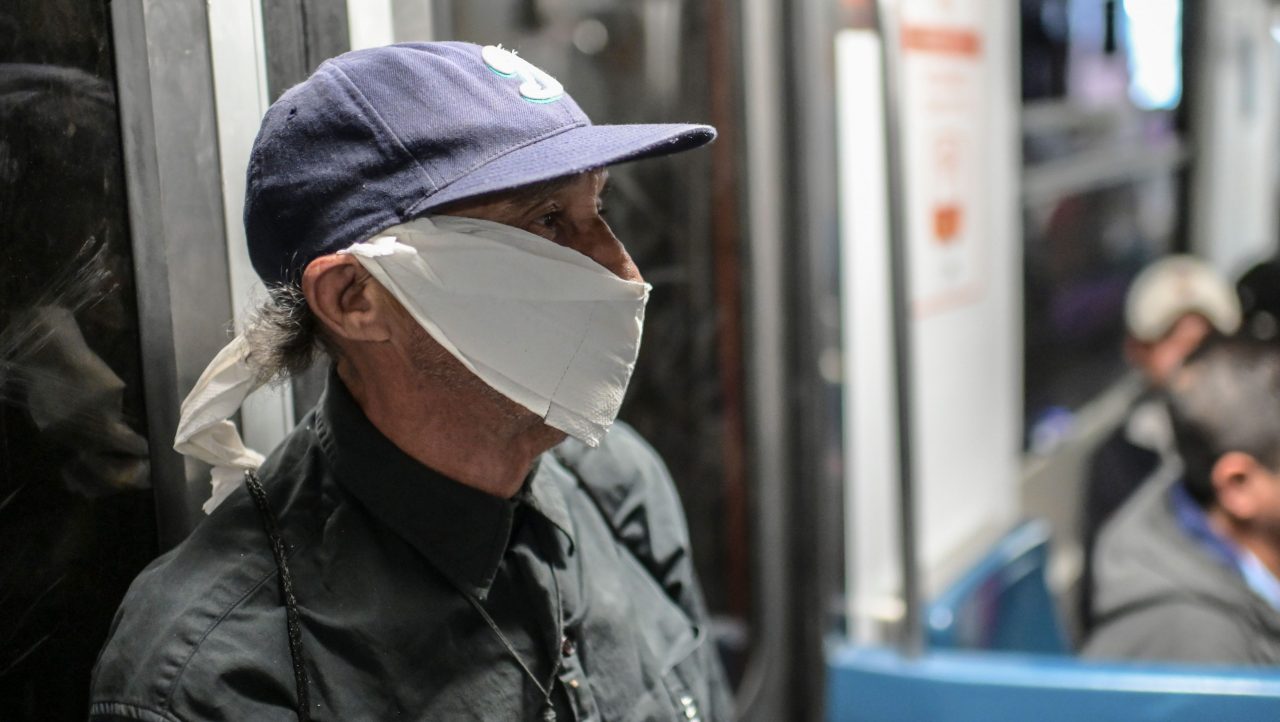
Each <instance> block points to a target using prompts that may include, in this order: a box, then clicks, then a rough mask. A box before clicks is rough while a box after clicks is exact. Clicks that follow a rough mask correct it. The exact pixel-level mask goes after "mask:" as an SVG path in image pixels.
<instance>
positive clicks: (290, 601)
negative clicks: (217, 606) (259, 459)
mask: <svg viewBox="0 0 1280 722" xmlns="http://www.w3.org/2000/svg"><path fill="white" fill-rule="evenodd" d="M244 485H245V486H246V487H247V488H248V489H249V496H251V497H253V503H254V505H255V506H257V507H258V515H259V516H260V517H261V518H262V528H263V529H264V530H266V532H267V538H268V539H270V540H271V554H272V556H274V557H275V558H276V571H277V572H279V574H280V597H281V600H282V601H283V602H284V616H285V623H286V626H287V627H288V630H289V656H290V657H292V658H293V684H294V687H296V688H297V690H298V709H297V710H296V712H297V713H298V722H311V700H310V696H309V695H308V693H307V667H306V664H305V661H304V657H303V656H302V623H301V621H300V619H299V617H298V600H297V599H296V598H295V597H294V596H293V577H292V576H291V575H290V574H289V565H288V564H287V563H286V560H285V553H284V539H282V538H281V537H280V529H279V527H278V526H277V525H276V516H275V514H273V513H271V506H270V505H268V504H267V492H266V491H265V490H264V489H263V488H262V483H261V482H259V481H258V475H257V474H255V473H253V472H252V471H245V472H244Z"/></svg>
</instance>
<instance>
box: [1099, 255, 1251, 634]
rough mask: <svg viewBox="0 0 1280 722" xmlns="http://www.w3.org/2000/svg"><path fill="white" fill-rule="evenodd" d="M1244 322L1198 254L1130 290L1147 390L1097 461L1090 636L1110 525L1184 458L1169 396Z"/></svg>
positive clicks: (1128, 314)
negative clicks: (1196, 361)
mask: <svg viewBox="0 0 1280 722" xmlns="http://www.w3.org/2000/svg"><path fill="white" fill-rule="evenodd" d="M1240 317H1241V313H1240V302H1239V299H1238V298H1237V296H1236V293H1235V290H1234V289H1233V288H1232V286H1231V284H1230V282H1228V281H1227V279H1226V278H1224V277H1223V276H1222V275H1221V274H1219V273H1218V272H1217V271H1215V270H1214V269H1213V267H1211V266H1210V265H1209V264H1207V263H1205V262H1204V261H1202V260H1200V259H1198V258H1195V257H1193V256H1188V255H1173V256H1167V257H1165V258H1162V259H1160V260H1158V261H1156V262H1155V263H1152V264H1151V265H1149V266H1147V267H1146V268H1144V269H1143V270H1142V272H1141V273H1139V274H1138V275H1137V277H1135V278H1134V280H1133V283H1132V285H1130V287H1129V292H1128V295H1127V296H1126V298H1125V315H1124V318H1125V327H1126V329H1127V331H1128V335H1127V337H1126V339H1125V349H1124V350H1125V357H1126V358H1127V359H1128V361H1129V363H1130V365H1132V366H1133V367H1134V368H1135V369H1137V370H1138V371H1139V372H1140V373H1141V374H1142V376H1143V379H1144V381H1145V383H1146V388H1145V389H1144V391H1143V392H1142V393H1141V394H1140V395H1139V396H1138V398H1137V399H1136V400H1135V401H1134V403H1133V404H1132V405H1131V406H1130V407H1129V411H1128V413H1127V414H1126V416H1125V418H1124V420H1123V421H1121V423H1120V424H1119V425H1118V426H1117V427H1116V429H1115V430H1114V431H1112V432H1111V434H1110V435H1109V436H1108V437H1107V439H1106V440H1105V441H1103V442H1102V444H1101V445H1100V446H1099V447H1098V448H1097V450H1095V451H1094V453H1093V455H1092V456H1091V458H1090V460H1089V466H1088V472H1087V473H1088V475H1087V477H1086V479H1085V491H1084V508H1083V513H1082V520H1083V529H1082V541H1083V544H1084V558H1085V568H1084V572H1083V575H1082V578H1081V596H1080V600H1081V621H1082V626H1083V628H1084V630H1085V631H1088V629H1089V628H1090V627H1091V626H1092V623H1093V620H1092V616H1093V614H1092V607H1091V599H1092V588H1093V567H1094V562H1093V559H1092V557H1093V551H1094V547H1095V545H1096V541H1097V538H1098V534H1099V532H1100V530H1101V529H1102V526H1103V525H1104V524H1105V523H1106V521H1107V520H1108V519H1109V518H1110V517H1111V516H1112V514H1113V513H1114V512H1115V511H1116V510H1117V509H1119V508H1120V507H1121V506H1122V505H1123V504H1124V503H1125V501H1127V500H1128V499H1129V498H1130V496H1132V495H1133V493H1134V491H1135V490H1137V489H1138V487H1140V486H1142V484H1143V483H1144V482H1146V481H1147V480H1148V479H1150V478H1152V477H1153V476H1154V475H1156V473H1157V471H1158V470H1159V469H1160V468H1161V467H1162V466H1164V465H1168V464H1170V463H1172V462H1174V461H1176V459H1177V452H1176V451H1175V450H1174V444H1173V430H1172V428H1171V426H1170V424H1169V415H1168V411H1167V409H1166V407H1165V402H1164V400H1163V398H1162V396H1161V394H1162V390H1163V389H1164V387H1165V384H1166V383H1167V382H1168V380H1169V378H1170V376H1171V375H1172V374H1173V373H1174V372H1175V371H1176V370H1177V369H1178V367H1179V366H1180V365H1181V363H1182V362H1183V360H1184V359H1186V358H1187V357H1188V356H1189V355H1190V354H1191V353H1192V352H1194V351H1195V350H1196V349H1197V348H1199V347H1200V345H1201V344H1202V343H1203V342H1204V341H1205V339H1207V338H1209V337H1210V336H1214V335H1222V336H1226V335H1230V334H1233V333H1235V332H1236V330H1237V329H1238V328H1239V327H1240Z"/></svg>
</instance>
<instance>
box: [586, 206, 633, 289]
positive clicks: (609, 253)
mask: <svg viewBox="0 0 1280 722" xmlns="http://www.w3.org/2000/svg"><path fill="white" fill-rule="evenodd" d="M578 235H579V238H578V239H576V240H577V241H578V242H577V243H575V244H574V245H575V247H576V248H577V250H578V252H579V253H582V254H583V255H585V256H586V257H587V258H590V259H591V260H593V261H595V262H596V263H599V264H600V265H601V266H604V267H605V268H607V269H609V270H610V271H611V272H613V275H615V276H617V277H618V278H621V279H623V280H626V281H643V280H644V278H643V277H642V276H641V275H640V269H638V268H636V264H635V262H634V261H632V260H631V254H629V253H627V249H626V247H625V246H623V245H622V241H620V240H618V237H617V236H615V235H613V229H611V228H610V227H609V224H608V223H605V222H604V220H603V219H596V220H594V221H592V222H590V223H588V224H585V227H583V228H581V229H580V233H579V234H578Z"/></svg>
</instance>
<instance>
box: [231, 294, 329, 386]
mask: <svg viewBox="0 0 1280 722" xmlns="http://www.w3.org/2000/svg"><path fill="white" fill-rule="evenodd" d="M267 294H268V295H267V299H266V300H265V301H263V302H262V304H261V305H260V306H258V308H257V309H256V310H255V311H254V313H253V316H252V317H251V318H250V320H249V324H248V326H246V328H245V331H244V337H245V341H246V342H247V343H248V344H249V358H248V362H249V365H250V367H252V368H253V370H254V373H255V374H256V375H257V377H258V379H259V380H260V381H263V382H267V383H279V382H282V381H285V380H287V379H289V378H292V377H295V376H299V375H301V374H302V373H304V372H305V371H306V370H307V369H309V368H311V366H312V364H314V363H315V361H316V359H317V357H318V356H319V355H320V354H326V355H329V356H332V355H333V352H334V349H333V348H332V346H331V345H330V344H329V342H328V340H327V339H326V338H325V335H324V333H323V331H322V329H321V327H320V322H319V320H318V319H317V318H316V315H315V314H314V313H313V312H312V311H311V306H310V305H308V304H307V297H306V296H304V295H303V293H302V286H301V285H300V284H298V283H295V282H289V283H284V284H280V285H276V286H271V287H270V288H268V289H267Z"/></svg>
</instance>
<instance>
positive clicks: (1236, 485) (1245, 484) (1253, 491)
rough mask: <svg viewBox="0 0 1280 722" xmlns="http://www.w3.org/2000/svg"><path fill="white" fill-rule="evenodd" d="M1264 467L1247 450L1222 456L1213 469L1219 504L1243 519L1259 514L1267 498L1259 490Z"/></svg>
mask: <svg viewBox="0 0 1280 722" xmlns="http://www.w3.org/2000/svg"><path fill="white" fill-rule="evenodd" d="M1263 471H1265V470H1264V468H1263V466H1262V465H1261V464H1259V463H1258V460H1257V459H1255V458H1253V456H1252V455H1250V454H1246V453H1244V452H1243V451H1228V452H1227V453H1225V454H1223V455H1222V456H1221V457H1219V458H1218V461H1217V462H1216V463H1214V465H1213V470H1212V472H1211V476H1212V477H1213V489H1214V492H1215V493H1216V495H1217V497H1218V506H1220V507H1221V508H1222V510H1223V511H1225V512H1226V513H1227V514H1228V515H1229V516H1231V517H1232V518H1234V519H1238V520H1241V521H1247V520H1249V519H1253V518H1254V517H1255V516H1257V515H1258V512H1259V510H1260V506H1261V504H1262V501H1263V500H1262V497H1261V496H1260V494H1259V492H1260V491H1262V489H1260V487H1259V484H1260V483H1261V482H1262V481H1264V480H1263V479H1262V478H1261V472H1263Z"/></svg>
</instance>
